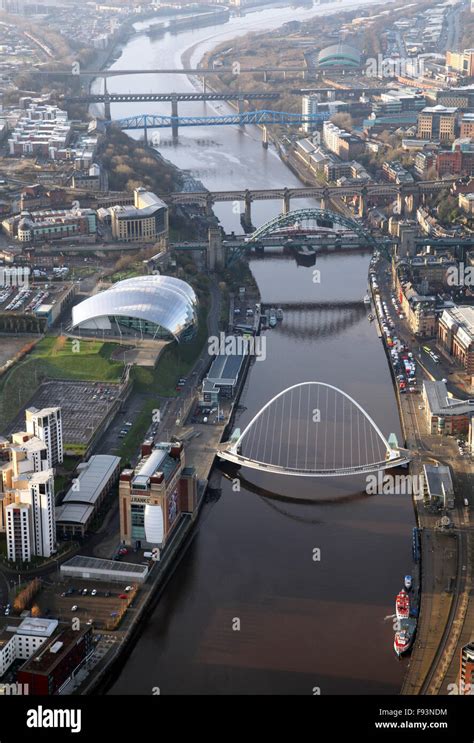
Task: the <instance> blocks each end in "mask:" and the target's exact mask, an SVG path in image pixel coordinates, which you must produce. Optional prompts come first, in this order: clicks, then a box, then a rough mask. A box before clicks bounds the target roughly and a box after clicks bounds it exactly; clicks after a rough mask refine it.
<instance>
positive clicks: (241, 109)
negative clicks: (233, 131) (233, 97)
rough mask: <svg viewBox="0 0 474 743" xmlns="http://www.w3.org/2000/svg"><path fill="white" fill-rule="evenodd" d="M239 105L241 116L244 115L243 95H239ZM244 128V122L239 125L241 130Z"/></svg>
mask: <svg viewBox="0 0 474 743" xmlns="http://www.w3.org/2000/svg"><path fill="white" fill-rule="evenodd" d="M237 103H238V106H239V115H240V114H243V113H244V99H243V97H242V96H241V95H239V97H238V99H237ZM244 126H245V125H244V124H243V123H242V122H240V123H239V127H240V128H241V129H243V128H244Z"/></svg>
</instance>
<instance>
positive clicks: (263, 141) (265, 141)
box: [262, 124, 268, 150]
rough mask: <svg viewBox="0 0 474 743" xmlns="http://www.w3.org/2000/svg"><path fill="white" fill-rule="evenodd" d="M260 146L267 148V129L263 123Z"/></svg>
mask: <svg viewBox="0 0 474 743" xmlns="http://www.w3.org/2000/svg"><path fill="white" fill-rule="evenodd" d="M262 147H263V149H264V150H268V129H267V127H266V126H265V124H264V125H263V126H262Z"/></svg>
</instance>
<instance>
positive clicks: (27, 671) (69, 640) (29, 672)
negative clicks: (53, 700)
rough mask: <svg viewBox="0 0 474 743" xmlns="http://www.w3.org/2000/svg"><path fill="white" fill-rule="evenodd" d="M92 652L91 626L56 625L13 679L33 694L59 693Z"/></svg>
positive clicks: (50, 694)
mask: <svg viewBox="0 0 474 743" xmlns="http://www.w3.org/2000/svg"><path fill="white" fill-rule="evenodd" d="M93 652H94V643H93V639H92V627H87V626H82V625H81V628H80V629H73V628H72V627H70V626H68V625H67V624H60V625H59V626H58V627H57V629H56V631H55V632H54V634H52V635H50V636H49V637H48V638H47V639H46V640H45V642H44V643H42V645H41V646H40V647H39V648H38V649H37V650H36V651H35V652H34V653H33V654H32V655H30V657H29V658H28V660H27V661H26V663H24V664H23V665H22V666H21V668H20V669H19V671H18V672H17V681H18V683H20V684H22V685H24V686H26V685H27V686H28V691H29V694H32V695H35V696H52V695H54V694H58V693H61V691H62V689H63V688H64V687H65V686H66V685H67V684H68V683H69V681H70V680H71V679H72V678H73V677H74V675H75V674H76V673H77V671H78V670H79V669H80V668H81V666H82V665H83V664H84V663H85V662H86V661H87V659H88V658H89V657H90V656H91V655H92V653H93Z"/></svg>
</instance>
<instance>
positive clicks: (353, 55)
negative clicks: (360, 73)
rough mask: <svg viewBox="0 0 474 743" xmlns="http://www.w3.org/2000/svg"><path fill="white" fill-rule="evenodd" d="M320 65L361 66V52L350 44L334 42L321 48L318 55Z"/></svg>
mask: <svg viewBox="0 0 474 743" xmlns="http://www.w3.org/2000/svg"><path fill="white" fill-rule="evenodd" d="M317 63H318V67H323V68H324V67H329V68H331V67H360V64H361V53H360V51H359V50H358V49H356V48H355V47H353V46H349V44H332V45H331V46H327V47H326V48H325V49H321V51H320V52H319V54H318V57H317Z"/></svg>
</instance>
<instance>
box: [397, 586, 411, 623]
mask: <svg viewBox="0 0 474 743" xmlns="http://www.w3.org/2000/svg"><path fill="white" fill-rule="evenodd" d="M395 612H396V615H397V619H407V618H408V617H409V616H410V599H409V597H408V594H407V592H406V591H405V589H404V588H402V590H401V591H400V593H399V594H398V596H397V598H396V599H395Z"/></svg>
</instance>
